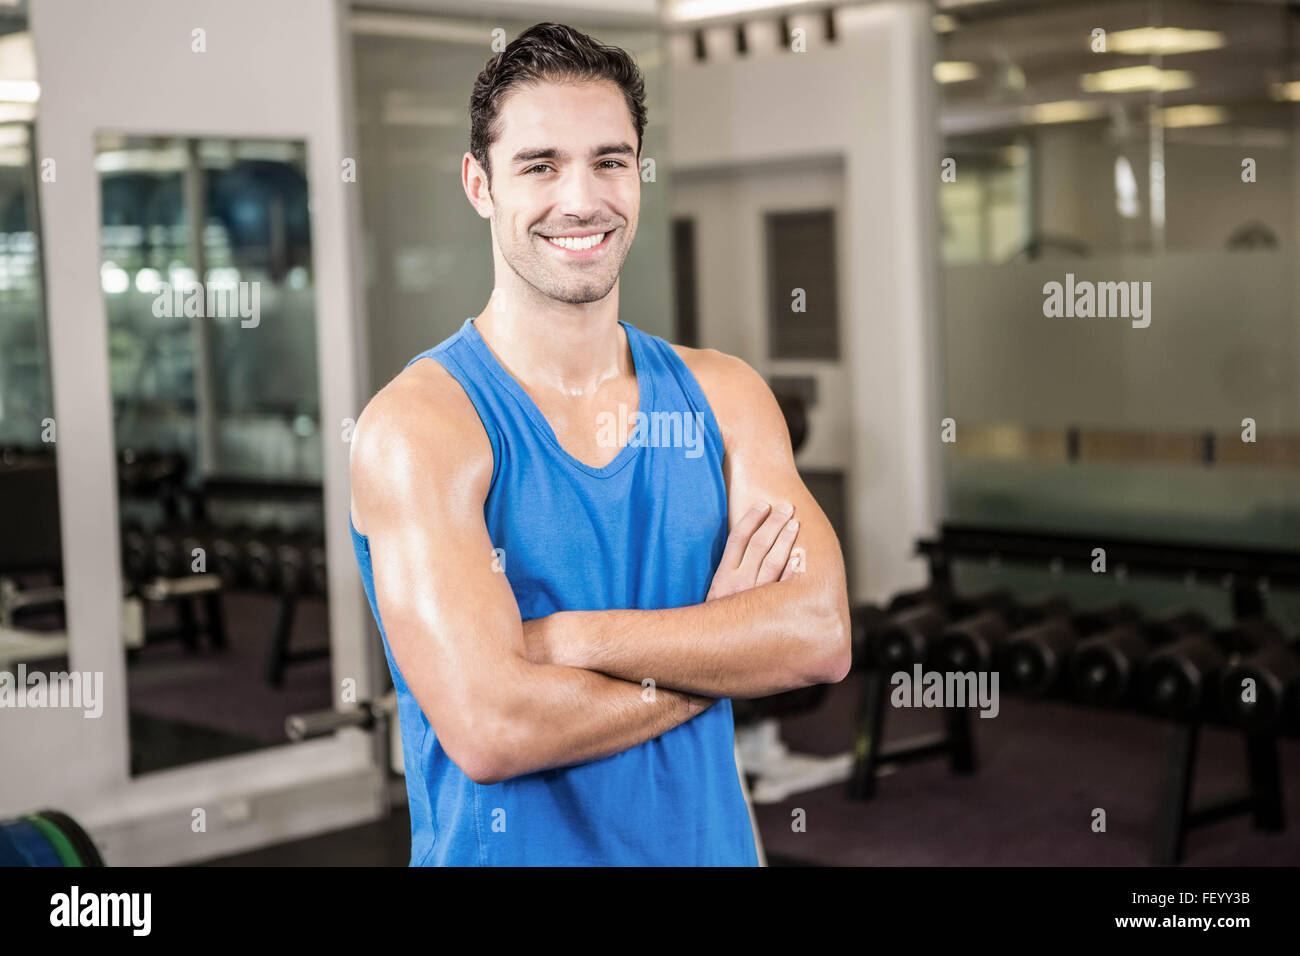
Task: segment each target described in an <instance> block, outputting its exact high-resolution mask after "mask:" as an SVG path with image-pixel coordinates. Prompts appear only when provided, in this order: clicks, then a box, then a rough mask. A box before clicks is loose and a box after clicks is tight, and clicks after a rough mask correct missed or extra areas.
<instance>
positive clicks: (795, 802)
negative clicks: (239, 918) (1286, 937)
mask: <svg viewBox="0 0 1300 956" xmlns="http://www.w3.org/2000/svg"><path fill="white" fill-rule="evenodd" d="M857 692H858V678H857V676H856V675H853V676H850V677H849V678H848V679H847V680H845V681H844V682H843V683H842V684H839V685H837V686H836V687H834V688H832V689H831V692H830V693H829V694H828V696H827V699H826V701H825V703H824V704H823V705H822V706H821V707H820V708H819V709H818V710H817V711H815V712H814V713H811V714H808V715H806V716H800V717H797V718H792V719H789V720H787V721H785V723H784V730H783V736H784V739H785V741H786V742H787V744H789V745H790V746H791V747H793V748H795V749H797V750H799V751H802V752H806V753H820V754H832V753H836V752H840V751H843V750H846V749H847V748H848V746H849V742H850V739H851V734H852V715H853V713H854V708H855V705H856V702H857ZM886 719H887V721H888V722H887V724H886V728H885V741H886V743H887V744H888V743H893V742H895V741H897V740H898V739H899V738H901V737H905V736H908V735H910V734H915V733H925V732H928V731H931V730H936V729H938V725H939V717H938V715H937V714H936V713H935V712H933V711H926V710H916V711H908V710H891V711H890V712H889V714H888V716H887V718H886ZM973 722H974V725H975V731H974V732H975V741H976V747H977V755H978V759H979V772H978V773H977V774H975V775H974V776H971V777H954V776H952V775H951V774H950V772H949V770H948V766H947V763H946V762H945V761H943V760H934V761H927V762H922V763H913V764H908V765H906V766H902V767H899V768H896V769H895V770H893V771H892V772H890V771H889V770H888V769H887V770H886V772H885V773H883V774H882V776H881V777H880V779H879V782H878V794H877V796H876V798H875V799H874V800H871V801H869V802H865V803H859V802H854V801H850V800H848V799H847V798H846V796H845V794H844V788H843V787H842V786H834V787H826V788H824V789H821V790H818V791H814V792H811V793H805V794H801V795H799V796H796V797H794V798H791V799H790V800H788V801H786V802H785V803H781V804H774V805H769V806H760V807H758V808H757V815H758V820H759V826H760V829H761V832H762V834H763V841H764V844H765V847H766V850H767V853H768V856H769V862H770V863H771V864H772V865H775V866H796V865H833V866H924V865H938V866H1143V865H1147V864H1149V863H1150V862H1151V859H1152V853H1153V847H1154V839H1155V827H1156V822H1157V811H1158V804H1159V794H1160V788H1161V783H1162V775H1163V771H1164V766H1165V749H1166V745H1167V741H1168V738H1169V735H1170V732H1171V727H1170V725H1168V724H1164V723H1161V722H1158V721H1154V720H1150V719H1147V718H1144V717H1141V716H1137V715H1130V714H1122V713H1111V712H1103V711H1095V710H1085V709H1082V708H1078V707H1073V706H1069V705H1065V704H1055V703H1053V704H1044V703H1033V702H1027V701H1023V700H1015V699H1011V698H1004V699H1003V700H1002V705H1001V712H1000V714H999V715H998V716H997V717H996V718H993V719H981V718H976V719H975V720H974V721H973ZM1281 763H1282V773H1283V778H1284V788H1285V792H1284V795H1285V801H1286V813H1287V819H1288V821H1289V822H1290V828H1289V829H1288V830H1287V831H1286V832H1283V833H1279V834H1265V833H1258V832H1256V831H1254V830H1253V829H1252V828H1251V826H1250V821H1249V819H1248V818H1246V817H1238V818H1235V819H1231V820H1225V821H1221V822H1219V823H1215V824H1213V825H1211V826H1207V827H1204V828H1201V829H1198V830H1195V831H1193V832H1192V833H1191V835H1190V836H1189V837H1188V840H1187V858H1186V864H1187V865H1191V866H1197V865H1220V866H1294V865H1300V741H1296V740H1286V741H1283V743H1282V745H1281ZM1244 774H1245V761H1244V751H1243V745H1242V741H1241V739H1240V737H1239V736H1238V735H1235V734H1232V733H1229V732H1227V731H1224V730H1217V729H1212V730H1207V731H1205V732H1204V733H1203V735H1202V746H1201V751H1200V759H1199V766H1198V775H1197V787H1196V791H1195V794H1194V799H1195V800H1199V799H1204V798H1206V797H1212V796H1217V795H1219V794H1221V793H1223V792H1226V791H1229V790H1232V789H1235V788H1237V787H1240V786H1241V785H1242V784H1243V783H1244V779H1245V778H1244ZM1096 808H1101V809H1103V810H1105V811H1106V824H1107V825H1106V831H1105V832H1104V833H1095V832H1093V830H1092V820H1093V811H1094V810H1095V809H1096ZM795 809H802V810H804V811H805V819H806V831H805V832H795V830H794V829H793V828H792V826H791V820H792V814H793V812H794V810H795ZM408 855H409V821H408V818H407V816H406V812H405V808H404V807H400V806H399V807H397V808H396V809H395V810H394V813H393V814H392V816H390V817H389V818H387V819H386V820H383V821H379V822H377V823H373V824H367V825H365V826H361V827H354V828H351V829H348V830H343V831H339V832H337V833H332V834H326V835H323V836H320V837H314V838H311V839H307V840H300V841H296V842H294V843H289V844H284V845H282V846H276V847H268V848H264V849H261V850H258V851H255V852H253V853H247V854H240V855H238V856H232V857H227V858H224V859H222V860H218V861H214V865H250V866H313V865H351V866H358V865H359V866H379V865H391V866H404V865H405V864H406V863H407V859H408Z"/></svg>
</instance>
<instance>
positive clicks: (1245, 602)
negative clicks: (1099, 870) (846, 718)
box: [848, 524, 1300, 865]
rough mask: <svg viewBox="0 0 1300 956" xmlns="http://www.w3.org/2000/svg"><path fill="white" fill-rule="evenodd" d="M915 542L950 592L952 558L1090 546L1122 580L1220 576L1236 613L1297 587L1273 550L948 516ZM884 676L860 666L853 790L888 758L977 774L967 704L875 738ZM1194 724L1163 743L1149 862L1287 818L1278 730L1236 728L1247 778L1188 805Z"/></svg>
mask: <svg viewBox="0 0 1300 956" xmlns="http://www.w3.org/2000/svg"><path fill="white" fill-rule="evenodd" d="M916 548H917V553H918V554H920V555H922V556H924V557H925V558H926V559H927V562H928V564H929V571H930V584H931V587H933V588H934V589H935V590H936V591H938V592H940V593H946V594H951V593H952V564H953V562H954V561H955V560H970V561H982V562H985V563H987V564H993V565H997V564H1000V563H1002V562H1005V563H1007V564H1012V565H1018V566H1021V567H1034V566H1037V567H1041V568H1045V569H1048V570H1050V571H1052V572H1053V573H1062V572H1064V571H1067V570H1072V571H1091V569H1092V566H1093V562H1094V549H1096V548H1102V549H1104V551H1105V559H1106V567H1107V572H1106V573H1108V574H1111V575H1114V576H1116V577H1117V578H1119V579H1120V580H1121V581H1124V580H1127V579H1128V578H1129V577H1152V578H1172V579H1175V580H1184V581H1187V582H1188V583H1189V584H1190V583H1195V582H1196V581H1198V580H1199V581H1217V582H1218V583H1220V584H1221V585H1222V586H1223V587H1224V588H1226V589H1229V590H1230V591H1231V592H1232V606H1233V613H1234V616H1235V617H1236V619H1237V620H1239V621H1240V620H1245V619H1248V618H1251V617H1257V616H1262V614H1263V611H1264V595H1265V594H1267V592H1268V589H1269V588H1270V587H1273V586H1277V587H1283V588H1295V587H1300V552H1294V551H1283V550H1275V549H1259V548H1256V549H1242V548H1230V547H1223V546H1220V545H1203V544H1195V543H1174V542H1162V541H1154V540H1149V539H1138V538H1125V537H1116V536H1109V535H1088V536H1082V535H1071V534H1052V533H1038V532H1029V531H1015V530H1006V529H999V528H988V527H972V526H962V525H953V524H945V525H943V526H942V528H941V529H940V535H939V537H938V538H934V539H925V540H921V541H918V542H917V545H916ZM886 677H887V675H886V674H884V673H883V672H882V671H881V670H880V669H879V668H875V669H872V670H871V671H869V672H868V673H867V674H866V675H865V685H864V688H863V692H862V696H861V699H860V704H859V711H858V734H857V739H856V743H855V747H854V768H853V773H852V776H851V777H850V779H849V785H848V795H849V797H850V799H858V800H866V799H870V798H871V797H873V796H874V795H875V777H876V770H877V768H878V767H879V765H881V764H885V763H903V762H908V761H912V760H918V759H926V758H931V757H941V756H948V757H949V758H950V760H951V764H952V771H953V773H955V774H962V775H967V774H972V773H974V772H975V770H976V757H975V749H974V743H973V740H972V737H971V725H970V713H969V710H967V709H955V708H949V709H945V711H944V722H945V730H944V732H942V733H940V734H936V735H933V736H930V737H927V738H912V739H910V740H907V741H904V742H901V743H900V744H899V745H896V746H894V747H891V748H884V747H882V746H881V745H880V741H881V739H882V731H883V728H884V716H885V706H884V705H885V698H886V691H885V686H886V684H885V682H886ZM1200 731H1201V724H1200V723H1199V722H1196V723H1188V722H1177V723H1175V724H1174V727H1173V732H1172V734H1171V736H1170V739H1169V743H1168V745H1167V749H1166V759H1165V778H1164V783H1163V785H1162V787H1161V797H1160V807H1159V812H1158V822H1157V830H1156V839H1155V848H1154V862H1155V863H1156V864H1158V865H1171V864H1175V863H1178V862H1181V861H1182V859H1183V852H1184V847H1185V843H1186V838H1187V835H1188V833H1189V832H1190V831H1191V830H1193V829H1195V828H1196V827H1199V826H1204V825H1206V824H1209V823H1213V822H1217V821H1219V820H1223V819H1226V818H1229V817H1233V816H1240V815H1243V814H1250V815H1251V817H1252V822H1253V824H1254V826H1255V828H1256V829H1258V830H1263V831H1270V832H1278V831H1281V830H1284V829H1285V826H1286V824H1285V817H1284V813H1283V803H1282V784H1281V775H1280V773H1279V767H1278V750H1277V734H1276V732H1274V731H1270V732H1265V733H1251V732H1247V731H1241V732H1242V734H1243V736H1244V738H1245V749H1246V760H1247V767H1248V780H1247V783H1246V786H1245V787H1244V788H1243V789H1242V790H1241V791H1239V792H1236V793H1232V794H1229V795H1225V796H1222V797H1219V798H1216V799H1211V800H1207V801H1205V802H1203V803H1201V804H1200V805H1197V806H1193V805H1192V801H1191V795H1192V785H1193V782H1194V780H1195V773H1196V756H1197V746H1198V744H1199V741H1200Z"/></svg>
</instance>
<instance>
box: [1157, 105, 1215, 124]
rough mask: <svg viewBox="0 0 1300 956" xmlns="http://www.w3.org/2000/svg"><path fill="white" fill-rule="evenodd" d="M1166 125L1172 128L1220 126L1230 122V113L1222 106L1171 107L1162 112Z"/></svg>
mask: <svg viewBox="0 0 1300 956" xmlns="http://www.w3.org/2000/svg"><path fill="white" fill-rule="evenodd" d="M1160 116H1161V119H1162V120H1163V122H1164V125H1165V126H1167V127H1170V128H1174V127H1180V126H1219V125H1221V124H1223V123H1226V122H1228V111H1227V110H1226V109H1225V108H1224V107H1222V106H1201V105H1198V104H1191V105H1188V106H1169V107H1166V108H1165V109H1163V110H1161V111H1160Z"/></svg>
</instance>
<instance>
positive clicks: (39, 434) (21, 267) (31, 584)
mask: <svg viewBox="0 0 1300 956" xmlns="http://www.w3.org/2000/svg"><path fill="white" fill-rule="evenodd" d="M25 37H26V34H23V33H10V34H7V35H6V36H4V37H3V38H0V43H3V44H4V52H6V53H7V54H12V53H13V52H14V45H15V43H17V42H19V41H21V40H23V38H25ZM3 106H4V107H6V109H5V110H4V112H3V113H2V114H0V115H3V116H4V117H11V116H12V117H15V119H14V120H13V121H10V122H2V121H0V528H3V532H2V533H0V672H7V673H9V674H13V675H16V684H15V686H17V687H27V686H28V684H27V682H26V680H25V679H24V675H25V674H27V673H33V674H34V673H45V674H53V673H59V672H63V671H66V670H68V656H67V655H68V639H67V632H66V621H65V618H64V607H63V559H62V553H61V550H60V541H59V490H58V479H57V472H56V470H55V456H54V447H55V446H54V441H55V439H56V437H57V435H56V433H55V431H54V427H53V426H54V421H53V411H52V409H53V404H52V402H51V401H50V377H49V347H48V341H47V337H46V323H45V305H44V299H43V296H42V279H41V259H40V229H39V216H38V213H37V203H36V177H37V169H36V165H35V161H34V158H33V157H34V154H33V145H32V144H33V140H34V137H33V131H32V125H31V123H30V119H31V118H32V116H33V115H34V111H33V109H32V108H31V106H30V104H20V103H6V104H3Z"/></svg>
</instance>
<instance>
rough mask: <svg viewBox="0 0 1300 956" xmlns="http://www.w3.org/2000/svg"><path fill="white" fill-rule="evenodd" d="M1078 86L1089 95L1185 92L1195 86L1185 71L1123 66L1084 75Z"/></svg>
mask: <svg viewBox="0 0 1300 956" xmlns="http://www.w3.org/2000/svg"><path fill="white" fill-rule="evenodd" d="M1079 85H1080V86H1082V87H1083V88H1084V90H1086V91H1087V92H1089V93H1131V92H1134V91H1137V90H1159V91H1161V92H1164V93H1167V92H1169V91H1170V90H1185V89H1187V88H1188V87H1190V86H1193V85H1195V81H1194V79H1193V77H1192V74H1191V73H1188V72H1187V71H1186V70H1162V69H1160V68H1159V67H1156V66H1149V65H1148V66H1125V67H1120V68H1119V69H1117V70H1102V71H1101V72H1100V73H1085V74H1083V75H1082V76H1080V77H1079Z"/></svg>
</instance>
